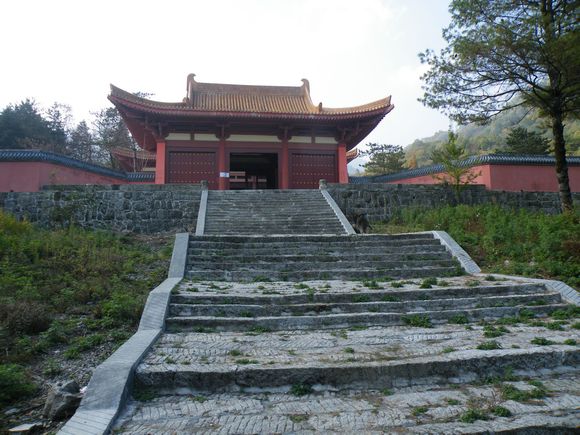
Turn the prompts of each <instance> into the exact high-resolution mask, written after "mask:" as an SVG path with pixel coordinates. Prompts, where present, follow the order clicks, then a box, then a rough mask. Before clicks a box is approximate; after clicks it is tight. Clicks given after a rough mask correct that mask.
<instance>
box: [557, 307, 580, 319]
mask: <svg viewBox="0 0 580 435" xmlns="http://www.w3.org/2000/svg"><path fill="white" fill-rule="evenodd" d="M551 317H553V318H554V319H558V320H571V319H573V318H575V317H580V307H579V306H576V305H573V306H570V307H568V308H566V309H563V310H556V311H553V312H552V314H551Z"/></svg>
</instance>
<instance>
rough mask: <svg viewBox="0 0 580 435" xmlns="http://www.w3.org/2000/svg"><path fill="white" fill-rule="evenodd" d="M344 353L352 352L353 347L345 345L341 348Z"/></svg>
mask: <svg viewBox="0 0 580 435" xmlns="http://www.w3.org/2000/svg"><path fill="white" fill-rule="evenodd" d="M342 351H343V352H344V353H354V349H353V348H352V347H345V348H344V349H342Z"/></svg>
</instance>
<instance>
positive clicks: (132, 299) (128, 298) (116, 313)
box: [102, 292, 144, 325]
mask: <svg viewBox="0 0 580 435" xmlns="http://www.w3.org/2000/svg"><path fill="white" fill-rule="evenodd" d="M143 299H144V298H143V297H142V296H141V297H138V296H135V295H131V294H128V293H124V292H115V293H113V295H112V296H111V298H110V299H109V300H108V301H105V302H103V304H102V311H103V316H104V317H105V318H106V319H110V320H112V321H113V322H114V323H115V324H118V325H122V324H130V325H136V324H138V323H139V319H140V318H141V311H143V306H144V303H143Z"/></svg>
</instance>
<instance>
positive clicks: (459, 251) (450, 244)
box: [427, 231, 481, 274]
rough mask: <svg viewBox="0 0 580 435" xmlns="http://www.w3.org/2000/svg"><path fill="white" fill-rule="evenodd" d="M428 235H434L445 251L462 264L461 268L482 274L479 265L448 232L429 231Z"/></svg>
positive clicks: (468, 271)
mask: <svg viewBox="0 0 580 435" xmlns="http://www.w3.org/2000/svg"><path fill="white" fill-rule="evenodd" d="M427 233H431V234H433V236H434V237H435V238H436V239H438V240H439V241H440V242H441V244H442V245H443V246H445V249H447V251H448V252H450V253H451V255H453V256H454V257H455V258H456V259H457V260H458V261H459V264H461V267H463V269H465V271H466V272H467V273H472V274H473V273H481V269H480V268H479V266H478V265H477V263H476V262H475V261H473V259H472V258H471V257H470V256H469V254H468V253H467V252H465V250H464V249H463V248H462V247H461V246H459V243H457V242H456V241H455V239H453V237H451V236H450V235H449V234H448V233H447V232H445V231H427Z"/></svg>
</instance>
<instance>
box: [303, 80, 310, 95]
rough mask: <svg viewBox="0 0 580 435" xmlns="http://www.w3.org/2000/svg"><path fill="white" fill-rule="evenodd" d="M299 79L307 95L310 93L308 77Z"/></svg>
mask: <svg viewBox="0 0 580 435" xmlns="http://www.w3.org/2000/svg"><path fill="white" fill-rule="evenodd" d="M301 81H302V87H303V88H305V89H306V92H307V93H308V95H310V82H309V81H308V79H301Z"/></svg>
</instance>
